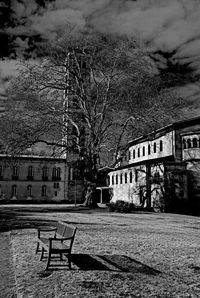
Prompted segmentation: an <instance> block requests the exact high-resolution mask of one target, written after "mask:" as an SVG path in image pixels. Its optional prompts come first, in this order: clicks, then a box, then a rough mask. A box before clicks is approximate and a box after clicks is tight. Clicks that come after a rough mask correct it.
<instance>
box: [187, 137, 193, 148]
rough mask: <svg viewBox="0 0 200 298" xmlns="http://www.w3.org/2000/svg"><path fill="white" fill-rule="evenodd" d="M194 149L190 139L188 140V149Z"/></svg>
mask: <svg viewBox="0 0 200 298" xmlns="http://www.w3.org/2000/svg"><path fill="white" fill-rule="evenodd" d="M191 147H192V142H191V140H190V139H187V148H191Z"/></svg>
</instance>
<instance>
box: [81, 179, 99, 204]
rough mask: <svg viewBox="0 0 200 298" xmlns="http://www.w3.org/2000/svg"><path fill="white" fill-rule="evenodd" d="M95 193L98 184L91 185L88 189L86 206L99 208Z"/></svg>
mask: <svg viewBox="0 0 200 298" xmlns="http://www.w3.org/2000/svg"><path fill="white" fill-rule="evenodd" d="M95 191H96V184H94V183H89V184H88V185H87V187H86V194H85V201H84V203H83V205H84V206H86V207H90V208H96V207H97V202H96V196H95Z"/></svg>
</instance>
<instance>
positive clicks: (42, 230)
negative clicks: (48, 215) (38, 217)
mask: <svg viewBox="0 0 200 298" xmlns="http://www.w3.org/2000/svg"><path fill="white" fill-rule="evenodd" d="M56 230H57V228H46V229H44V228H38V230H37V231H38V238H40V232H54V231H56Z"/></svg>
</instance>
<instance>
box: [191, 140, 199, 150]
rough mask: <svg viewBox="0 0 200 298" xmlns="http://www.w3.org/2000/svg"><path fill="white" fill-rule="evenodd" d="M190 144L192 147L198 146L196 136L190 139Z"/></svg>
mask: <svg viewBox="0 0 200 298" xmlns="http://www.w3.org/2000/svg"><path fill="white" fill-rule="evenodd" d="M192 145H193V148H197V147H198V145H197V139H196V138H194V139H193V140H192Z"/></svg>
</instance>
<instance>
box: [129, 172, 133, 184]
mask: <svg viewBox="0 0 200 298" xmlns="http://www.w3.org/2000/svg"><path fill="white" fill-rule="evenodd" d="M129 178H130V183H132V181H133V174H132V172H130V174H129Z"/></svg>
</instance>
